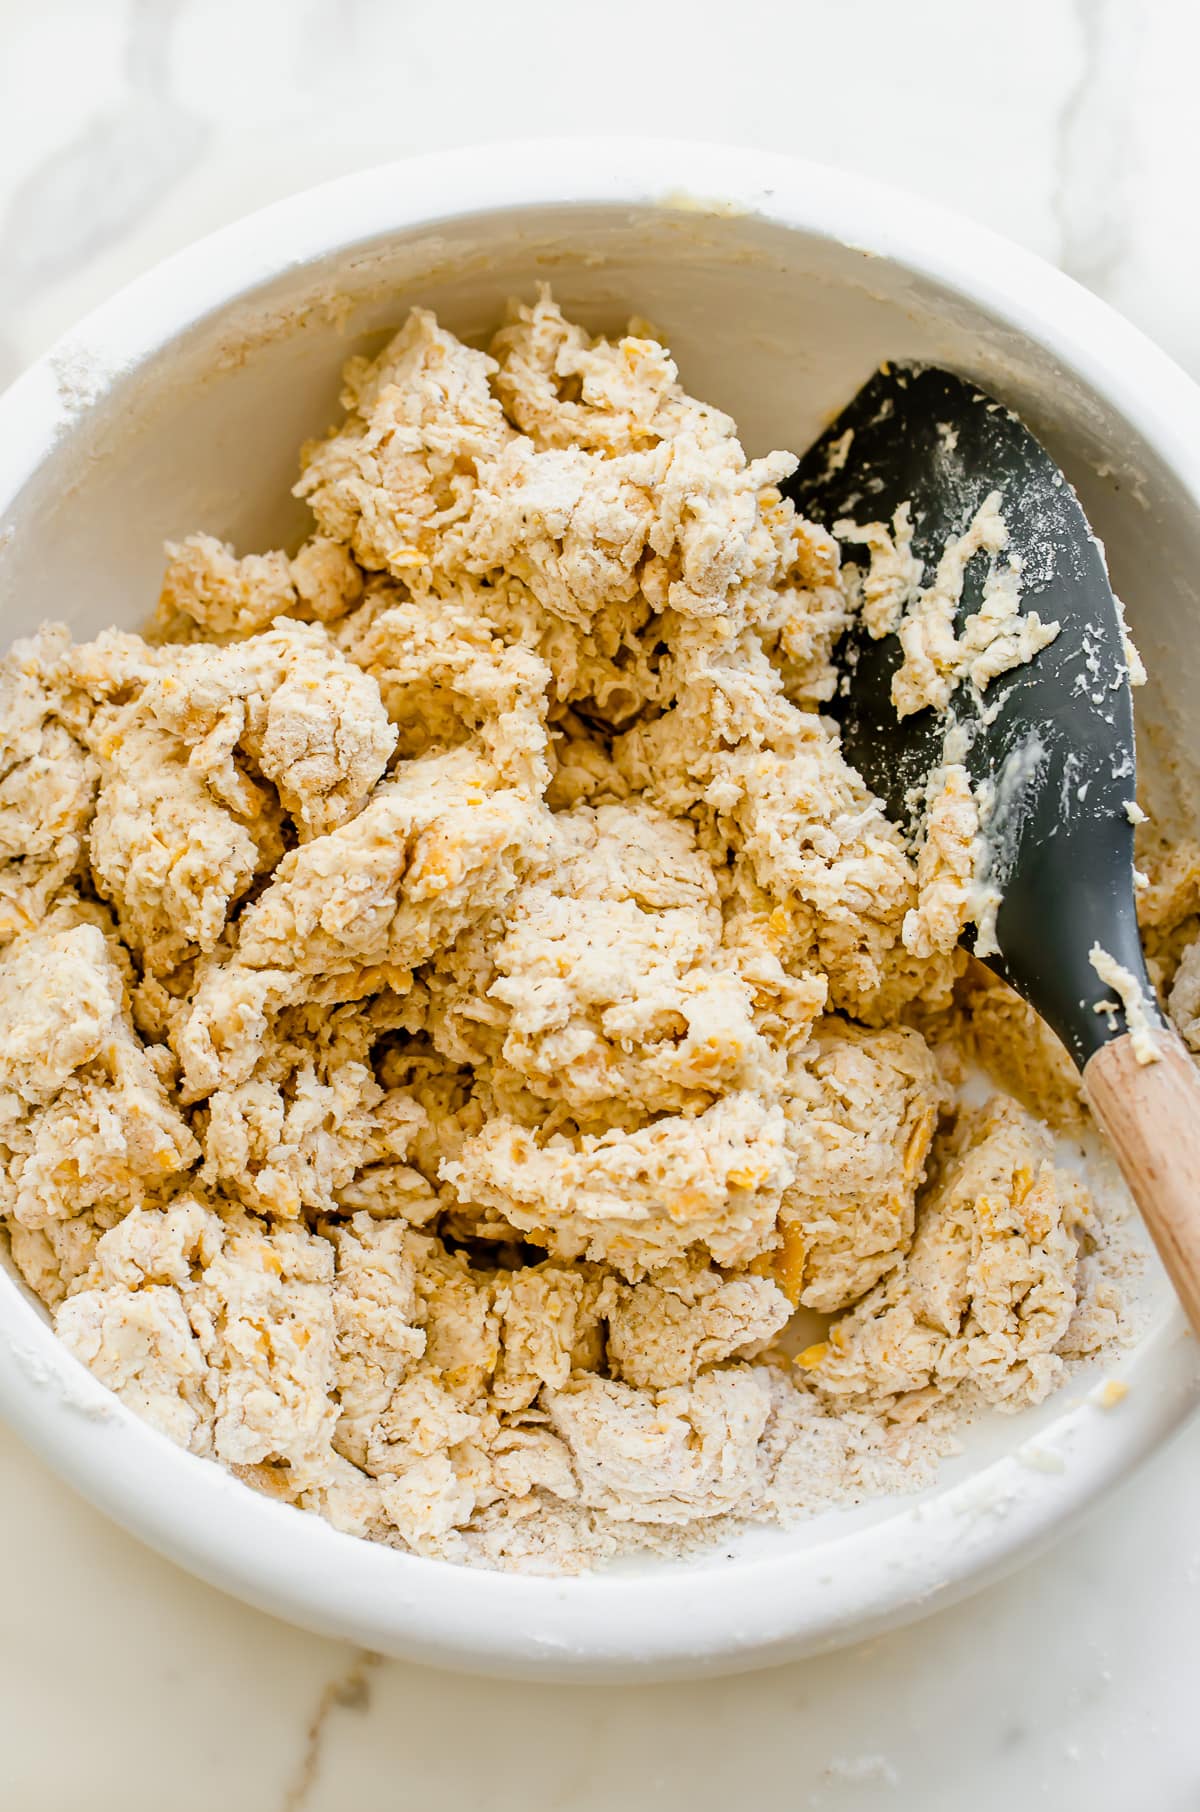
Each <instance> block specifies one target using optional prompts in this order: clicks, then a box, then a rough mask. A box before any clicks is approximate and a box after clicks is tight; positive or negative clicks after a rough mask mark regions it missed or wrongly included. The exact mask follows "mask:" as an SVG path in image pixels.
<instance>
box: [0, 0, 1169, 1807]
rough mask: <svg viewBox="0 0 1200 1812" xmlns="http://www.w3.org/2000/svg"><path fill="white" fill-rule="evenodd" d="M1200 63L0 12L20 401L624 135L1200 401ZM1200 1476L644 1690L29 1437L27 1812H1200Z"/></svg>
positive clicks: (4, 246)
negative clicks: (332, 1596)
mask: <svg viewBox="0 0 1200 1812" xmlns="http://www.w3.org/2000/svg"><path fill="white" fill-rule="evenodd" d="M601 19H603V22H604V23H603V26H602V28H597V27H596V26H595V25H593V24H592V23H590V22H591V21H599V20H601ZM585 21H587V22H588V23H585ZM1198 54H1200V9H1197V8H1196V7H1195V6H1194V4H1193V0H1145V3H1144V4H1139V3H1138V0H1003V3H1000V4H998V3H997V0H989V3H988V4H986V5H985V4H983V3H982V0H904V4H897V3H896V0H790V4H788V5H786V6H779V5H777V4H776V3H775V0H738V4H737V5H736V6H732V7H731V6H728V5H725V4H717V3H716V0H689V3H688V4H683V3H682V0H657V3H656V0H609V3H608V5H607V6H606V7H605V8H604V9H600V8H590V7H589V8H586V9H585V8H582V7H574V6H572V5H571V4H570V0H506V4H504V5H503V6H498V5H482V4H480V3H479V0H459V4H458V6H457V7H456V8H450V7H448V6H447V5H446V4H445V0H340V3H336V0H40V4H39V5H38V6H37V7H31V6H29V5H28V0H0V381H6V380H7V379H8V378H9V377H11V376H12V375H13V374H14V373H15V372H16V371H17V370H19V369H20V367H21V366H22V365H23V364H24V363H25V362H26V361H27V360H28V359H29V358H31V357H32V356H33V355H34V354H35V353H36V352H37V351H39V350H40V348H41V347H42V346H44V345H45V344H46V343H47V342H48V341H49V340H50V339H51V338H52V337H53V336H54V335H55V334H56V333H57V332H59V331H60V330H61V329H62V328H63V327H65V326H67V325H68V324H69V323H70V322H71V321H72V320H73V319H74V318H75V317H76V316H77V315H78V314H79V313H81V312H82V311H83V310H84V309H85V308H87V307H88V306H90V305H91V304H92V303H93V302H94V301H97V300H99V299H100V298H102V297H103V296H104V295H106V294H107V293H108V292H109V291H111V290H112V289H113V288H114V287H115V286H116V285H117V284H119V283H120V282H122V281H124V280H125V279H126V278H127V277H129V276H132V275H133V274H135V273H136V272H137V271H139V270H141V269H142V268H144V267H145V266H146V265H147V264H149V263H151V262H152V261H154V260H155V259H157V258H158V257H160V256H161V255H162V254H164V253H165V252H168V251H170V250H172V249H174V248H175V247H177V246H179V245H181V244H183V243H184V242H186V241H187V240H189V239H191V238H193V237H194V236H195V235H197V234H198V233H200V232H203V231H205V230H206V229H208V228H210V227H212V226H214V225H217V224H220V223H221V222H223V221H225V220H227V219H229V218H231V217H233V216H234V215H236V214H239V213H241V212H244V211H245V210H247V209H249V208H251V207H253V206H256V205H258V204H259V203H262V202H265V201H268V200H270V199H272V198H274V197H276V196H279V195H283V194H286V193H289V192H290V191H292V190H294V189H297V188H300V187H303V186H305V185H306V184H309V183H311V182H314V181H318V180H320V179H322V178H324V177H327V176H330V175H334V174H337V173H340V172H342V171H345V170H349V169H353V168H355V167H357V166H360V165H363V164H367V163H372V162H376V161H379V160H381V159H384V158H389V157H394V156H399V155H404V154H406V153H408V152H412V151H416V150H418V149H428V148H432V147H435V146H439V145H453V144H459V143H463V142H468V141H471V140H481V139H488V138H492V139H495V138H502V137H515V136H528V135H532V134H537V133H571V132H582V131H589V130H590V131H597V130H606V131H614V130H615V131H630V132H639V133H651V134H660V135H679V136H689V135H690V136H697V137H699V136H706V137H709V138H724V139H728V140H731V141H740V142H747V143H756V144H762V145H768V146H771V147H773V148H776V149H783V150H793V151H797V152H801V153H803V154H807V155H814V156H820V157H825V158H828V159H830V160H832V161H837V162H841V163H844V164H848V165H851V166H852V167H854V168H856V169H859V170H862V171H865V172H868V173H876V174H880V175H885V176H887V177H888V178H889V179H891V180H892V181H894V182H897V183H900V184H904V185H907V186H908V187H910V188H912V189H914V190H918V191H921V192H924V193H927V194H929V195H932V196H934V197H936V198H938V199H940V200H943V201H945V202H948V203H951V204H952V205H955V206H957V207H958V208H960V209H962V210H964V211H965V212H967V213H970V214H974V215H975V216H977V217H978V218H980V219H982V220H985V221H987V222H988V223H990V224H992V225H994V226H996V227H998V228H1000V229H1001V230H1002V231H1004V232H1007V233H1009V234H1010V235H1012V236H1013V237H1014V238H1016V239H1019V240H1022V241H1024V242H1025V243H1026V244H1028V245H1030V246H1032V247H1033V248H1035V249H1036V250H1038V251H1040V252H1042V253H1044V254H1045V255H1047V256H1048V257H1051V258H1054V259H1056V260H1058V261H1059V262H1061V263H1062V264H1063V265H1065V266H1066V268H1067V269H1069V270H1070V271H1071V272H1072V273H1073V274H1074V275H1076V276H1078V277H1079V278H1081V279H1082V280H1083V281H1084V282H1087V283H1089V284H1091V285H1092V286H1093V287H1094V288H1096V289H1097V290H1099V291H1100V292H1101V293H1102V294H1103V295H1105V296H1107V297H1108V298H1109V299H1110V300H1111V301H1113V302H1114V303H1116V305H1117V306H1118V307H1120V308H1122V309H1124V310H1125V311H1126V312H1127V313H1128V314H1130V315H1131V316H1133V318H1134V319H1135V320H1137V321H1139V322H1140V323H1141V324H1142V325H1143V326H1144V327H1145V328H1146V329H1147V330H1148V331H1149V332H1151V333H1152V334H1154V335H1155V336H1156V337H1157V338H1158V339H1159V340H1161V341H1162V343H1163V344H1164V345H1166V346H1167V347H1168V349H1169V350H1170V351H1172V352H1173V353H1174V354H1175V355H1176V356H1177V357H1178V358H1179V359H1180V360H1181V361H1182V362H1183V364H1184V365H1185V366H1187V367H1189V368H1190V369H1191V370H1192V371H1193V372H1194V373H1196V374H1197V375H1200V312H1198V311H1197V309H1196V306H1195V297H1196V294H1197V291H1198V290H1200V224H1198V219H1197V213H1196V208H1195V202H1194V196H1193V188H1194V173H1195V169H1196V164H1197V155H1198V152H1200V123H1198V122H1197V118H1196V114H1195V108H1194V94H1193V89H1194V68H1195V64H1196V59H1197V55H1198ZM1198 1463H1200V1425H1193V1426H1192V1427H1191V1428H1190V1429H1189V1430H1187V1431H1186V1432H1185V1433H1184V1435H1183V1436H1182V1437H1181V1439H1180V1440H1179V1441H1178V1442H1177V1443H1176V1445H1175V1446H1174V1448H1173V1449H1172V1450H1171V1451H1170V1452H1168V1453H1166V1454H1163V1455H1161V1456H1160V1457H1159V1458H1158V1459H1157V1460H1156V1461H1155V1462H1154V1463H1153V1464H1152V1465H1150V1466H1148V1467H1146V1468H1145V1470H1144V1471H1143V1472H1142V1473H1141V1475H1140V1476H1139V1477H1138V1478H1137V1479H1136V1480H1135V1481H1133V1482H1132V1483H1131V1484H1130V1485H1128V1486H1127V1487H1126V1488H1125V1489H1124V1491H1123V1492H1122V1493H1121V1494H1120V1495H1119V1496H1118V1497H1116V1498H1115V1499H1113V1500H1112V1501H1111V1502H1110V1503H1108V1504H1106V1505H1105V1506H1103V1507H1102V1508H1101V1509H1100V1510H1099V1511H1098V1512H1097V1513H1096V1514H1095V1516H1094V1517H1093V1519H1092V1521H1091V1522H1090V1523H1089V1524H1088V1525H1087V1526H1086V1527H1085V1528H1084V1529H1083V1530H1082V1531H1080V1532H1078V1533H1076V1534H1074V1535H1072V1536H1070V1537H1069V1538H1068V1539H1067V1540H1065V1541H1064V1542H1062V1543H1060V1545H1059V1546H1058V1547H1057V1548H1056V1549H1055V1550H1054V1551H1053V1552H1052V1553H1051V1554H1050V1555H1049V1556H1047V1557H1046V1558H1045V1559H1043V1560H1041V1561H1040V1562H1038V1563H1036V1564H1035V1565H1033V1566H1031V1567H1028V1568H1027V1569H1026V1570H1025V1571H1024V1572H1023V1573H1021V1574H1020V1575H1019V1576H1018V1577H1016V1578H1014V1579H1013V1580H1011V1581H1010V1582H1008V1583H1006V1584H1004V1585H1000V1586H997V1587H994V1588H992V1589H991V1590H990V1591H988V1592H986V1593H985V1594H983V1595H982V1596H980V1597H978V1598H976V1599H975V1600H973V1601H972V1602H970V1603H968V1604H967V1605H965V1606H962V1607H960V1608H958V1609H957V1610H953V1611H950V1612H943V1613H942V1614H941V1615H939V1616H936V1617H933V1618H931V1619H929V1620H927V1621H926V1622H925V1623H923V1624H922V1625H920V1626H919V1627H917V1628H915V1629H912V1630H909V1631H906V1632H900V1633H898V1634H895V1635H892V1636H888V1637H885V1638H881V1639H879V1640H876V1641H874V1642H872V1643H869V1644H867V1645H865V1646H860V1647H858V1648H855V1649H851V1650H847V1651H844V1652H842V1653H841V1654H840V1655H837V1656H834V1657H829V1658H826V1659H823V1660H820V1661H816V1662H812V1663H809V1664H804V1665H798V1666H793V1667H789V1668H784V1669H779V1670H777V1671H775V1672H773V1673H770V1674H762V1675H757V1676H750V1677H743V1678H740V1679H736V1680H732V1681H724V1682H721V1681H717V1682H712V1683H708V1684H704V1685H689V1686H681V1687H664V1688H658V1689H649V1690H648V1689H646V1688H644V1687H642V1688H638V1689H637V1690H636V1691H628V1692H627V1691H622V1690H618V1689H583V1688H563V1689H552V1688H537V1689H535V1688H532V1687H527V1686H502V1685H497V1684H494V1683H484V1682H479V1681H471V1680H459V1679H452V1678H449V1677H446V1676H440V1675H436V1674H432V1673H429V1672H424V1671H421V1670H419V1669H416V1668H410V1667H404V1666H401V1665H399V1664H396V1663H392V1662H379V1661H377V1660H375V1659H374V1658H373V1657H370V1656H365V1655H361V1654H356V1653H354V1652H353V1651H351V1650H348V1649H345V1648H342V1647H340V1646H339V1645H338V1644H336V1643H332V1642H327V1641H321V1640H318V1639H317V1638H315V1637H310V1636H306V1635H302V1634H299V1633H297V1632H295V1631H293V1630H291V1629H288V1628H286V1627H285V1626H283V1625H281V1624H278V1623H275V1622H272V1621H271V1620H270V1619H268V1618H266V1617H263V1616H260V1615H258V1614H257V1613H254V1612H251V1611H248V1610H245V1609H243V1608H241V1607H239V1606H237V1605H235V1604H233V1603H232V1602H230V1601H228V1600H226V1599H225V1598H223V1597H221V1596H220V1595H219V1594H217V1593H215V1592H212V1591H210V1590H208V1589H207V1588H205V1587H203V1586H200V1585H198V1584H196V1583H195V1582H193V1581H192V1580H190V1579H188V1578H187V1577H185V1576H184V1575H183V1574H181V1573H179V1572H177V1571H175V1570H174V1569H173V1568H171V1567H169V1566H168V1565H166V1564H165V1563H164V1562H161V1561H159V1560H157V1559H155V1558H153V1557H152V1556H150V1555H148V1554H146V1553H145V1552H144V1551H143V1550H141V1549H140V1548H139V1547H137V1546H136V1544H134V1543H133V1542H132V1541H130V1540H129V1539H128V1538H127V1537H125V1536H124V1535H122V1534H121V1533H120V1532H119V1531H117V1530H115V1529H113V1528H112V1527H110V1526H109V1525H108V1524H107V1523H105V1522H104V1521H103V1520H102V1519H101V1518H100V1517H98V1516H97V1515H96V1514H95V1513H94V1512H93V1511H91V1510H90V1509H89V1508H88V1507H87V1506H85V1505H83V1504H82V1503H80V1502H79V1501H78V1500H76V1499H75V1498H74V1497H73V1496H72V1495H71V1494H70V1493H69V1492H67V1491H66V1490H64V1489H63V1488H62V1487H61V1486H60V1485H59V1484H58V1483H57V1482H56V1481H54V1480H53V1479H51V1478H50V1477H49V1475H47V1474H46V1473H45V1472H44V1471H43V1470H42V1468H41V1467H40V1466H39V1465H38V1464H37V1463H36V1462H35V1461H34V1460H32V1459H31V1458H30V1457H29V1456H28V1455H27V1454H26V1453H24V1452H23V1451H22V1450H21V1449H20V1448H19V1447H18V1446H17V1444H16V1443H15V1441H13V1440H12V1438H11V1437H9V1436H6V1435H4V1434H3V1433H0V1539H2V1540H3V1545H4V1552H5V1555H6V1559H7V1566H6V1569H5V1576H6V1583H5V1587H4V1590H3V1592H2V1593H0V1806H3V1807H4V1808H5V1809H6V1812H7V1808H10V1807H11V1808H13V1809H14V1812H18V1809H19V1812H59V1809H60V1808H66V1807H72V1808H74V1807H83V1806H86V1807H88V1808H91V1809H95V1812H109V1809H110V1808H111V1809H112V1812H116V1809H117V1808H120V1812H152V1809H153V1812H158V1809H159V1808H161V1807H164V1806H169V1807H170V1808H171V1809H172V1812H193V1809H194V1812H201V1809H203V1812H208V1809H209V1808H213V1807H218V1806H219V1807H221V1808H223V1809H224V1812H243V1809H245V1812H250V1809H251V1808H253V1809H254V1812H300V1809H301V1808H303V1809H304V1812H346V1809H347V1808H357V1807H362V1808H364V1809H366V1808H370V1809H371V1812H374V1809H375V1808H380V1809H384V1808H390V1807H393V1806H395V1807H402V1806H403V1807H407V1806H410V1805H413V1806H416V1805H432V1806H442V1807H447V1808H451V1809H452V1812H457V1808H459V1807H462V1808H467V1807H474V1806H476V1805H478V1804H483V1803H485V1804H487V1805H488V1806H489V1807H490V1808H491V1809H492V1812H509V1809H510V1808H511V1809H512V1812H518V1809H519V1812H542V1809H545V1812H550V1809H551V1808H561V1809H563V1812H591V1809H592V1808H596V1809H599V1808H601V1807H604V1808H607V1807H609V1806H611V1805H613V1804H614V1803H616V1802H618V1800H619V1801H620V1803H621V1804H623V1805H624V1806H626V1807H628V1808H629V1809H630V1812H642V1809H643V1808H644V1809H647V1812H649V1809H650V1808H662V1809H664V1812H675V1809H676V1808H679V1809H681V1812H682V1809H683V1808H687V1812H709V1809H710V1808H711V1809H713V1812H715V1809H716V1808H718V1807H720V1808H726V1807H728V1806H731V1805H737V1806H754V1805H757V1804H762V1805H764V1806H766V1805H781V1806H784V1807H786V1808H788V1809H789V1812H790V1809H791V1808H797V1809H803V1808H808V1807H812V1808H830V1812H872V1809H873V1808H884V1807H889V1806H893V1807H904V1808H908V1807H914V1808H915V1807H920V1808H922V1812H942V1809H943V1808H945V1809H946V1812H949V1809H950V1808H952V1807H953V1808H955V1809H956V1812H957V1808H958V1807H959V1806H960V1805H961V1804H963V1803H964V1802H966V1803H969V1804H971V1805H972V1806H973V1807H974V1808H976V1809H977V1812H999V1809H1000V1808H1005V1809H1006V1812H1007V1809H1008V1808H1011V1807H1014V1806H1017V1807H1024V1806H1029V1807H1037V1806H1047V1807H1052V1808H1055V1809H1056V1812H1073V1809H1074V1808H1077V1807H1084V1806H1087V1807H1089V1808H1090V1809H1092V1812H1127V1808H1128V1807H1129V1806H1131V1805H1137V1806H1147V1807H1153V1808H1154V1812H1196V1808H1197V1807H1200V1721H1198V1719H1197V1716H1196V1706H1195V1698H1196V1693H1195V1682H1196V1679H1197V1676H1198V1673H1200V1518H1197V1515H1196V1508H1195V1506H1196V1485H1197V1479H1198V1478H1200V1464H1198Z"/></svg>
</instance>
